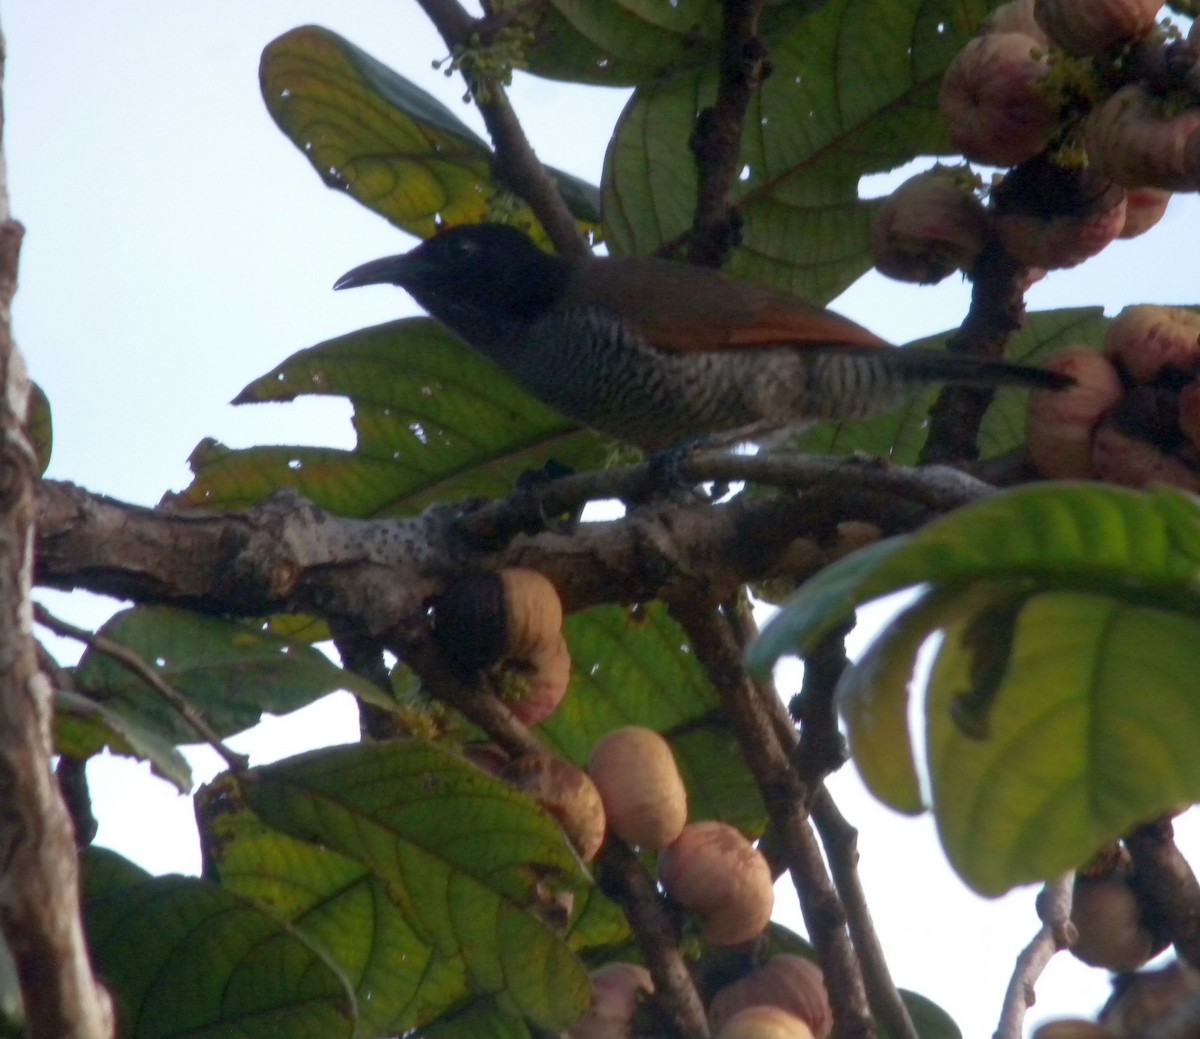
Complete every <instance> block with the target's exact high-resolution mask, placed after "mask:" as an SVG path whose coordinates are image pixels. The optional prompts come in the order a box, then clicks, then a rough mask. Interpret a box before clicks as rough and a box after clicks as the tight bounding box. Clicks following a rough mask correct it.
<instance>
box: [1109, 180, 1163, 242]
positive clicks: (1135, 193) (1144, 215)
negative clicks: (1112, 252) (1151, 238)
mask: <svg viewBox="0 0 1200 1039" xmlns="http://www.w3.org/2000/svg"><path fill="white" fill-rule="evenodd" d="M1171 194H1172V193H1171V192H1170V191H1164V190H1163V189H1162V188H1126V189H1125V224H1124V226H1123V227H1122V228H1121V233H1120V234H1119V235H1118V236H1117V237H1118V238H1137V237H1138V235H1143V234H1145V233H1146V232H1147V231H1149V230H1150V228H1152V227H1153V226H1154V225H1155V224H1157V223H1158V222H1159V221H1160V220H1161V219H1162V218H1163V216H1164V215H1165V214H1166V212H1167V206H1168V205H1170V202H1171Z"/></svg>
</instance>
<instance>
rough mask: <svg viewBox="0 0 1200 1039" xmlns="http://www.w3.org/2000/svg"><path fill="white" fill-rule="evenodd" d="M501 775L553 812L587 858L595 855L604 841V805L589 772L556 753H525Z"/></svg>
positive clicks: (572, 841)
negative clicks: (588, 775) (589, 777)
mask: <svg viewBox="0 0 1200 1039" xmlns="http://www.w3.org/2000/svg"><path fill="white" fill-rule="evenodd" d="M500 778H501V779H503V780H504V781H505V782H507V783H511V784H512V785H513V786H515V787H516V788H517V789H518V790H520V791H522V792H523V793H526V794H528V795H529V796H530V797H532V798H533V799H534V800H535V801H537V802H538V804H540V805H541V806H542V807H543V808H545V809H546V811H547V812H549V813H550V814H551V815H552V816H554V818H555V819H556V820H557V821H558V824H559V826H561V827H562V828H563V832H564V833H565V834H566V835H567V838H568V839H569V840H570V842H571V844H572V845H573V846H574V848H575V851H576V852H578V854H579V857H580V858H581V859H583V861H584V862H591V861H592V859H594V858H595V857H596V852H598V851H599V850H600V845H601V844H603V843H604V806H603V804H601V802H600V794H599V793H598V792H597V790H596V787H595V786H594V785H593V784H592V781H591V780H590V779H588V777H587V773H586V772H584V771H583V770H582V769H579V768H576V767H575V766H574V765H572V764H570V763H569V762H566V761H563V760H562V758H558V757H555V756H554V755H553V754H524V755H522V756H521V757H519V758H516V759H514V760H513V761H510V762H509V763H508V764H507V765H506V766H505V767H504V769H503V771H502V772H501V773H500Z"/></svg>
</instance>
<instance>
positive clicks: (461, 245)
mask: <svg viewBox="0 0 1200 1039" xmlns="http://www.w3.org/2000/svg"><path fill="white" fill-rule="evenodd" d="M446 249H447V250H448V251H449V253H450V255H451V256H452V257H454V259H456V260H466V259H469V258H470V257H472V256H474V255H475V254H476V253H477V252H479V243H478V242H476V241H475V240H474V239H473V238H465V237H464V238H451V239H448V240H447V242H446Z"/></svg>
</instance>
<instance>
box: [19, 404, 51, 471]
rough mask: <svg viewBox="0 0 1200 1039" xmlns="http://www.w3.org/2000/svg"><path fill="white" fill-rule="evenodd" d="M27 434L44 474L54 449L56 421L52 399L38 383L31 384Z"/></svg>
mask: <svg viewBox="0 0 1200 1039" xmlns="http://www.w3.org/2000/svg"><path fill="white" fill-rule="evenodd" d="M25 435H26V436H27V437H29V442H30V444H32V445H33V453H34V454H35V455H36V456H37V464H38V469H37V474H38V476H41V475H43V474H44V473H45V472H46V469H47V468H48V467H49V465H50V453H51V452H52V451H53V449H54V422H53V420H52V418H51V416H50V401H49V399H48V398H47V397H46V394H45V393H44V392H43V391H42V388H41V387H40V386H39V385H38V384H37V383H36V382H31V383H30V384H29V413H28V414H27V415H26V416H25Z"/></svg>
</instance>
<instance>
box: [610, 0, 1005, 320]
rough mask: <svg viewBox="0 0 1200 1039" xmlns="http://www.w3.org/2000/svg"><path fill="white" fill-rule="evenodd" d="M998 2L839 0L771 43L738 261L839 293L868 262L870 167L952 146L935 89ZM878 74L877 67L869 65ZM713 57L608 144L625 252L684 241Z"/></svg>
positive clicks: (751, 139) (613, 213)
mask: <svg viewBox="0 0 1200 1039" xmlns="http://www.w3.org/2000/svg"><path fill="white" fill-rule="evenodd" d="M989 6H990V4H989V2H986V0H896V2H892V3H888V4H879V3H875V2H871V0H831V2H829V3H827V4H825V5H823V6H822V7H821V8H820V9H819V10H817V11H816V12H815V13H814V14H812V15H811V16H810V17H808V18H805V19H804V20H803V21H801V22H800V23H799V24H798V25H797V26H796V27H795V28H793V29H792V30H791V31H789V32H787V33H785V34H782V35H781V36H779V37H777V38H775V39H774V40H772V42H771V67H772V73H771V76H770V78H768V79H767V80H766V82H765V83H764V84H763V86H762V89H761V90H759V91H758V92H757V93H756V94H755V95H754V97H753V99H752V101H751V103H750V108H749V111H748V115H747V121H746V126H747V132H746V134H745V136H744V138H743V142H742V154H741V161H742V163H743V168H744V174H743V178H742V180H741V181H740V184H739V187H738V191H737V198H736V202H737V206H738V209H739V211H740V212H741V213H742V214H743V215H744V217H745V228H744V231H743V237H742V241H741V243H740V245H739V247H738V248H737V249H736V250H735V252H734V255H733V260H732V265H731V270H732V271H733V272H734V273H735V274H737V275H739V276H741V277H744V278H747V279H749V280H752V281H759V282H763V283H765V284H769V285H773V286H775V287H776V288H779V289H781V290H784V291H789V292H795V293H798V294H800V295H803V296H806V297H808V298H809V299H812V300H815V301H819V302H825V301H828V300H830V299H832V298H833V297H834V296H836V295H837V294H838V293H840V292H841V291H842V290H843V289H845V288H846V287H847V286H848V285H850V284H851V283H852V282H853V281H854V280H855V279H856V278H858V276H859V275H861V274H862V273H863V272H864V271H865V270H866V269H867V268H868V267H869V266H870V265H871V259H870V243H869V229H870V222H871V214H872V211H873V209H874V206H875V204H874V203H871V202H866V201H863V200H862V199H860V197H859V188H858V185H859V180H860V178H861V177H862V176H863V175H864V174H869V173H878V172H883V171H886V170H890V169H894V168H896V167H898V166H901V165H903V164H904V163H905V162H907V161H909V160H911V159H913V158H916V157H917V156H920V155H930V154H934V153H938V152H942V153H944V152H947V151H948V150H949V146H948V144H947V142H946V139H945V136H944V133H943V131H942V128H941V126H940V123H939V120H938V116H937V92H938V87H939V85H940V83H941V78H942V73H943V72H944V71H945V69H946V67H947V65H948V64H949V62H950V60H951V59H952V58H953V57H954V55H955V54H956V53H957V52H958V50H960V49H961V48H962V46H963V45H964V44H965V43H966V42H967V40H968V39H970V37H971V35H972V33H973V32H974V29H975V27H976V26H977V25H978V23H979V22H980V20H982V18H983V17H984V15H985V14H986V13H987V11H988V9H989ZM868 70H869V71H868ZM716 76H717V73H716V69H715V65H711V64H710V65H706V66H702V67H699V68H697V69H688V70H686V71H681V72H679V73H676V74H674V75H671V76H667V77H664V78H663V79H659V80H656V81H654V82H653V83H649V84H647V85H646V86H643V87H640V88H639V89H638V90H637V91H636V93H635V94H634V97H633V99H632V100H631V101H630V103H629V105H628V106H627V108H626V110H625V112H624V114H623V115H622V117H621V120H620V123H619V124H618V127H617V132H616V136H615V137H614V139H613V141H612V144H611V145H610V147H609V153H608V157H607V160H606V163H605V171H604V177H603V181H602V185H601V195H602V199H603V205H604V223H605V240H606V241H607V242H608V243H609V246H610V248H611V249H612V251H613V252H614V253H622V254H649V253H654V252H657V251H659V250H666V251H668V252H671V251H675V250H677V249H678V248H679V247H680V246H681V245H682V244H683V242H684V240H685V238H686V235H687V233H688V231H689V228H690V225H691V220H692V206H693V204H694V199H695V196H696V191H695V187H696V169H695V158H694V156H693V154H692V152H691V150H690V149H689V148H688V147H687V142H688V140H689V138H690V137H691V135H692V132H693V129H694V127H695V122H696V113H697V111H699V110H701V109H703V108H704V107H705V106H707V105H710V104H711V103H712V101H713V98H714V97H715V93H716V82H717V80H716Z"/></svg>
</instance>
